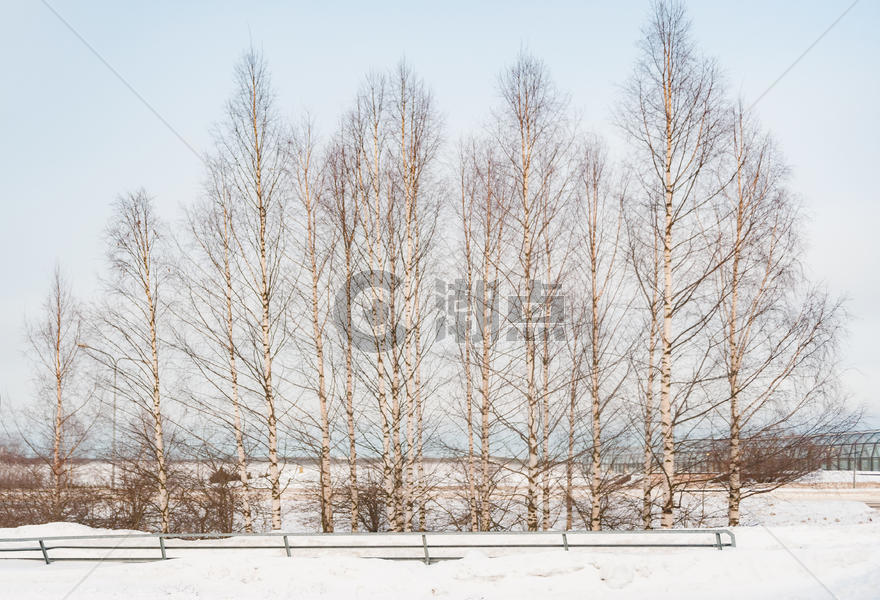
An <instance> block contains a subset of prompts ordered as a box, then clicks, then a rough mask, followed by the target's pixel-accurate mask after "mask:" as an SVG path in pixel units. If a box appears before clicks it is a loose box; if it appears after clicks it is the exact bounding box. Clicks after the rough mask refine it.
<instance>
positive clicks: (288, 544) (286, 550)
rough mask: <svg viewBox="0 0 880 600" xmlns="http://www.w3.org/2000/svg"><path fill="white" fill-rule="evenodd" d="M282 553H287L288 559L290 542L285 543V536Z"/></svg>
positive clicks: (285, 537)
mask: <svg viewBox="0 0 880 600" xmlns="http://www.w3.org/2000/svg"><path fill="white" fill-rule="evenodd" d="M284 551H285V552H287V558H290V542H288V541H287V536H286V535H285V536H284Z"/></svg>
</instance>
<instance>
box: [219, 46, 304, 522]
mask: <svg viewBox="0 0 880 600" xmlns="http://www.w3.org/2000/svg"><path fill="white" fill-rule="evenodd" d="M235 83H236V87H237V90H236V92H235V94H234V95H233V97H232V99H231V100H230V101H229V102H228V104H227V107H226V122H225V124H224V125H223V127H222V129H221V131H220V134H219V136H218V149H219V152H220V156H221V159H222V160H223V161H224V162H225V163H226V164H227V165H228V166H229V183H230V188H231V190H232V191H233V200H234V202H235V204H236V207H237V210H236V211H235V215H236V217H237V218H238V219H239V222H238V223H236V226H235V227H234V228H233V233H234V235H235V243H236V246H237V250H238V252H237V253H238V256H239V257H240V260H239V261H238V262H237V268H238V269H239V271H240V274H241V279H242V281H243V282H244V285H245V286H246V292H245V293H246V294H247V295H248V296H249V298H248V299H247V300H245V302H244V304H243V306H244V308H245V310H246V312H247V316H248V319H247V320H248V324H249V326H250V331H249V334H248V336H247V343H249V344H250V345H251V348H250V349H248V350H244V349H242V350H241V351H240V353H239V357H240V358H241V361H242V363H243V366H244V367H245V368H246V369H247V370H248V371H249V374H250V375H251V377H253V378H254V379H255V380H256V381H257V382H258V385H259V387H260V389H261V392H262V395H263V398H264V401H265V407H266V408H265V410H266V412H265V415H264V418H265V420H266V434H267V451H268V459H269V485H270V487H271V502H272V508H271V510H272V528H273V529H280V528H281V466H280V465H279V461H278V410H279V408H278V394H277V390H276V376H275V375H273V371H272V367H273V363H274V360H275V357H276V356H277V355H278V353H279V352H280V350H281V348H282V347H283V346H284V343H285V341H286V336H285V330H286V328H285V324H284V319H285V315H286V313H287V306H288V304H289V301H290V292H289V289H288V288H289V286H288V285H287V281H286V280H285V276H286V274H285V270H284V265H283V263H284V257H285V245H286V235H285V234H286V229H285V204H286V199H287V198H286V196H287V190H286V189H285V185H286V183H287V182H286V180H285V178H284V174H285V168H286V164H285V146H284V143H285V139H284V136H283V126H282V123H281V122H280V119H279V117H278V115H277V114H276V111H275V106H274V94H273V91H272V88H271V83H270V79H269V72H268V67H267V65H266V62H265V60H264V59H263V58H262V56H260V55H259V54H258V53H257V52H256V51H254V50H253V49H252V50H250V51H248V52H247V53H246V54H245V55H244V57H243V58H242V59H241V62H240V63H239V64H238V66H237V67H236V69H235Z"/></svg>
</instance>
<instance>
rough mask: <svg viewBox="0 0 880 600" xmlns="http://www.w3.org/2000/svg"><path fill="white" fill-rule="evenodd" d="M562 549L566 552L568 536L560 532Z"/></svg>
mask: <svg viewBox="0 0 880 600" xmlns="http://www.w3.org/2000/svg"><path fill="white" fill-rule="evenodd" d="M562 547H563V548H565V551H566V552H568V535H566V533H565V532H564V531H563V532H562Z"/></svg>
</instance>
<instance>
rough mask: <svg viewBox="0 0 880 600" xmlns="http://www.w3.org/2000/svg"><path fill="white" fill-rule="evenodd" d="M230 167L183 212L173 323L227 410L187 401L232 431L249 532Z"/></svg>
mask: <svg viewBox="0 0 880 600" xmlns="http://www.w3.org/2000/svg"><path fill="white" fill-rule="evenodd" d="M235 211H236V205H235V201H234V200H233V190H232V189H231V183H230V181H229V165H228V164H226V163H224V162H222V161H221V160H219V159H213V160H211V161H210V162H209V163H208V180H207V183H206V190H205V196H204V198H202V199H201V200H200V201H198V202H196V203H195V204H194V205H193V206H192V207H190V208H189V209H188V211H187V218H186V241H185V245H184V248H185V250H184V251H183V252H181V254H182V255H184V256H185V257H186V258H185V259H184V262H183V265H182V269H180V272H179V277H178V282H179V285H180V289H181V292H182V295H183V296H184V297H185V299H186V301H185V302H183V303H182V304H183V306H184V307H185V308H182V309H181V310H178V314H177V317H178V318H179V319H180V321H181V322H182V323H183V324H184V325H186V326H188V328H189V329H190V330H191V332H192V333H193V334H194V336H193V337H195V340H190V339H186V336H179V337H182V339H181V340H180V342H179V343H180V347H181V348H182V349H183V350H184V353H185V354H186V355H187V356H188V357H189V358H190V359H191V360H192V362H193V364H194V365H195V366H196V368H197V369H198V370H199V372H200V373H201V374H202V375H203V376H204V380H205V382H206V383H207V384H208V385H209V386H210V387H211V388H213V389H214V391H215V392H216V393H217V394H218V395H219V396H220V397H221V398H222V399H223V400H224V401H225V402H228V405H227V406H229V409H230V410H228V411H227V410H217V405H216V400H215V398H213V397H212V398H211V399H210V400H209V401H208V402H200V401H199V400H198V398H199V397H201V396H202V395H203V394H202V393H198V392H197V393H196V394H194V396H195V397H194V398H193V399H192V400H191V401H190V403H191V404H194V405H195V406H196V407H197V408H198V410H199V413H200V414H202V415H204V416H205V417H207V418H208V419H212V420H219V421H220V422H221V424H222V426H223V427H224V429H226V430H227V431H231V433H232V436H233V440H234V443H235V465H236V472H237V474H238V479H239V482H240V483H241V490H242V494H241V508H242V511H241V512H242V517H243V519H244V528H245V531H246V532H248V533H251V532H253V515H252V510H251V500H250V481H249V474H248V463H249V453H250V452H249V448H248V444H247V441H248V440H247V439H246V438H247V437H248V436H247V434H246V432H245V419H244V417H245V415H246V414H247V413H249V412H250V411H249V410H248V407H247V405H246V404H245V402H244V398H243V395H244V394H243V392H249V391H250V390H247V388H244V389H243V388H242V385H241V383H240V379H241V376H240V373H239V362H240V359H239V357H238V356H239V352H240V338H241V331H240V326H239V325H238V324H237V323H238V321H239V317H241V316H244V315H243V311H242V307H241V305H242V299H241V291H242V290H241V285H240V282H239V281H238V279H237V278H236V274H237V260H238V246H237V243H236V238H235V233H234V228H235V224H236V221H237V218H236V215H235Z"/></svg>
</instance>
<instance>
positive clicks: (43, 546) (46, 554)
mask: <svg viewBox="0 0 880 600" xmlns="http://www.w3.org/2000/svg"><path fill="white" fill-rule="evenodd" d="M40 551H41V552H42V553H43V560H45V561H46V564H47V565H48V564H49V563H50V562H51V561H50V560H49V551H48V550H46V544H44V543H43V540H40Z"/></svg>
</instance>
